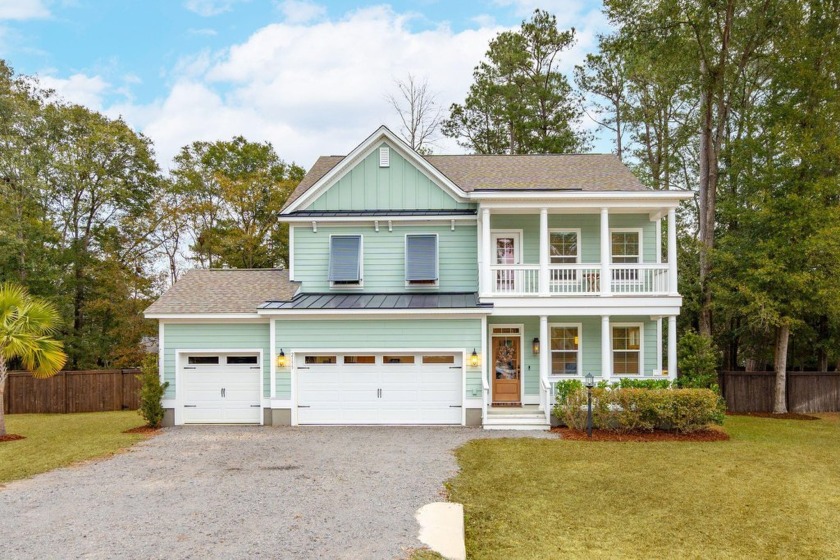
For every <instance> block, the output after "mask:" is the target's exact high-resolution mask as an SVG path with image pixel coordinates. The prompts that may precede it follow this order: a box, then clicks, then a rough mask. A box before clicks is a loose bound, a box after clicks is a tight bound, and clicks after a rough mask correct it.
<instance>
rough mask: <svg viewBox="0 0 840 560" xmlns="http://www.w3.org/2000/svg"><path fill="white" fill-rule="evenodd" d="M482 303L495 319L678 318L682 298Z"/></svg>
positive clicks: (535, 299) (488, 300)
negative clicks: (576, 316) (607, 316)
mask: <svg viewBox="0 0 840 560" xmlns="http://www.w3.org/2000/svg"><path fill="white" fill-rule="evenodd" d="M481 301H482V302H484V303H492V304H493V308H492V309H486V311H488V312H490V313H489V314H490V315H491V316H493V317H496V316H515V315H583V316H587V317H592V316H601V315H679V312H680V306H681V305H682V297H680V296H658V297H647V296H621V297H610V298H600V297H598V296H595V297H568V298H567V297H551V298H538V297H513V296H512V297H499V296H494V297H486V296H482V298H481Z"/></svg>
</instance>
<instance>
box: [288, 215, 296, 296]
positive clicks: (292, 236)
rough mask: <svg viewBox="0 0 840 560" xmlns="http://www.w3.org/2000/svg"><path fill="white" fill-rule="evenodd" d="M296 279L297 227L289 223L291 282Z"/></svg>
mask: <svg viewBox="0 0 840 560" xmlns="http://www.w3.org/2000/svg"><path fill="white" fill-rule="evenodd" d="M294 281H295V227H294V226H293V225H291V224H290V225H289V282H294Z"/></svg>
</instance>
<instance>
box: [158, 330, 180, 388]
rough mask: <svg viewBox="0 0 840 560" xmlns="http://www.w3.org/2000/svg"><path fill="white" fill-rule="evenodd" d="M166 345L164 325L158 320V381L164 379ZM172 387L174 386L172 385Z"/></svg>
mask: <svg viewBox="0 0 840 560" xmlns="http://www.w3.org/2000/svg"><path fill="white" fill-rule="evenodd" d="M165 368H166V347H165V345H164V327H163V321H158V377H160V382H161V383H164V382H165V381H166V371H165ZM173 389H174V387H173ZM175 394H176V395H177V394H178V393H177V392H176V393H175Z"/></svg>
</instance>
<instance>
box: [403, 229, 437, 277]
mask: <svg viewBox="0 0 840 560" xmlns="http://www.w3.org/2000/svg"><path fill="white" fill-rule="evenodd" d="M405 282H406V284H408V285H409V286H434V285H436V284H437V283H438V238H437V235H436V234H433V233H431V234H413V235H406V236H405Z"/></svg>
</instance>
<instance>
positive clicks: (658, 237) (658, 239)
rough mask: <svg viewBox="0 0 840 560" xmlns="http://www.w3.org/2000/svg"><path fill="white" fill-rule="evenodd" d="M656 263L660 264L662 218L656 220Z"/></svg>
mask: <svg viewBox="0 0 840 560" xmlns="http://www.w3.org/2000/svg"><path fill="white" fill-rule="evenodd" d="M656 264H662V218H659V219H658V220H656Z"/></svg>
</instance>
